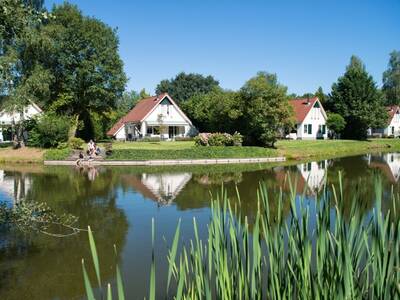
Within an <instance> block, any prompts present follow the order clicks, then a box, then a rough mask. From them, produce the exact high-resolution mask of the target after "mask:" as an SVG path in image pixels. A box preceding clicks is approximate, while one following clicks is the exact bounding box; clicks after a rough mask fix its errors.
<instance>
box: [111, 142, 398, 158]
mask: <svg viewBox="0 0 400 300" xmlns="http://www.w3.org/2000/svg"><path fill="white" fill-rule="evenodd" d="M276 146H277V148H276V149H269V148H263V147H196V146H195V145H194V143H193V142H149V143H147V142H146V143H145V142H136V143H135V142H133V143H121V142H116V143H114V144H113V154H112V155H111V156H110V157H108V159H110V160H151V159H156V160H159V159H201V158H245V157H273V156H285V157H286V158H287V159H289V160H291V159H294V160H305V159H312V158H315V159H318V158H329V157H340V156H347V155H357V154H365V153H370V152H379V151H382V152H384V151H400V139H373V140H369V141H351V140H317V141H300V140H299V141H279V142H278V143H277V144H276Z"/></svg>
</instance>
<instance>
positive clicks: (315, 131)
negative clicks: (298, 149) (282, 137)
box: [289, 97, 328, 140]
mask: <svg viewBox="0 0 400 300" xmlns="http://www.w3.org/2000/svg"><path fill="white" fill-rule="evenodd" d="M289 103H290V105H291V106H292V108H293V112H294V117H295V120H296V125H295V129H294V130H293V132H292V133H290V134H289V137H290V138H291V139H301V140H315V139H327V138H328V130H327V128H326V119H327V116H326V112H325V110H324V108H323V107H322V104H321V102H320V101H319V99H318V98H317V97H314V98H303V99H293V100H290V101H289Z"/></svg>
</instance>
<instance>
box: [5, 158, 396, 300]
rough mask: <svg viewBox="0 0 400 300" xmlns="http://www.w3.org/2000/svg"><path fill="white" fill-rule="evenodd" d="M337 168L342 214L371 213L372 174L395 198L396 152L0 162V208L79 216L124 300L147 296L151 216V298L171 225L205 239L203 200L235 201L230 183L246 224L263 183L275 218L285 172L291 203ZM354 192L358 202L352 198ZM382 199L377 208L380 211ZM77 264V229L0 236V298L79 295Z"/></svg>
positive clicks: (82, 252) (161, 287) (206, 206)
mask: <svg viewBox="0 0 400 300" xmlns="http://www.w3.org/2000/svg"><path fill="white" fill-rule="evenodd" d="M338 171H341V172H342V174H343V177H344V191H345V195H346V199H345V201H346V207H345V209H346V208H348V209H350V207H351V205H352V202H353V201H358V202H359V204H360V207H361V209H362V212H363V213H364V214H369V213H370V212H371V209H372V207H373V206H374V192H373V183H374V178H375V177H374V176H375V174H377V173H378V174H381V175H382V177H383V183H384V195H385V197H386V198H389V195H390V193H391V189H392V187H393V190H394V192H395V193H398V192H399V187H400V186H399V183H398V179H399V175H400V154H397V153H389V154H382V155H378V154H374V155H365V156H356V157H347V158H341V159H334V160H324V161H319V162H310V163H303V164H299V165H290V166H274V167H271V166H269V167H267V166H262V165H257V166H248V165H247V166H216V167H210V166H206V167H192V166H191V167H183V168H161V169H160V168H158V169H153V168H137V167H128V168H126V167H124V168H90V169H88V168H85V169H75V168H69V167H51V168H50V167H48V168H47V167H42V166H17V167H10V166H1V165H0V201H6V202H7V203H9V204H10V205H13V204H14V203H17V202H19V201H38V202H46V203H47V204H48V205H49V206H50V207H51V208H53V209H54V210H55V211H56V212H57V213H59V214H62V213H71V214H73V215H75V216H77V217H79V221H78V224H77V226H79V227H81V228H86V226H87V225H91V227H92V229H93V230H94V231H95V239H96V244H97V249H98V252H99V255H100V260H101V273H102V281H103V282H104V283H107V282H111V283H113V282H114V274H115V270H114V266H115V262H116V260H117V261H118V263H119V264H120V265H121V266H122V269H123V273H124V274H123V276H124V282H125V287H126V293H127V295H128V298H129V299H132V298H133V299H143V297H144V296H146V297H147V294H148V285H147V283H148V281H149V280H148V279H149V267H150V263H151V234H150V232H151V218H154V219H155V224H156V236H157V238H156V268H157V275H156V280H157V284H158V293H159V296H161V295H162V294H163V292H164V291H165V283H166V280H165V279H166V273H165V272H166V255H167V251H168V250H167V249H168V248H167V246H168V243H166V241H168V242H171V241H172V239H173V235H174V232H175V227H176V224H177V222H178V219H179V218H181V220H182V231H181V236H182V241H183V242H187V241H189V240H190V238H192V237H193V231H192V228H193V227H192V226H193V225H192V224H193V217H195V218H196V221H197V223H198V226H199V233H200V236H201V237H202V238H205V234H206V224H207V222H208V220H209V217H210V199H211V195H217V194H218V193H219V192H220V191H221V186H222V185H223V186H224V188H226V189H227V193H228V195H229V197H230V198H231V199H232V201H233V202H235V201H237V200H236V191H235V186H236V185H237V187H238V189H239V191H240V195H241V202H242V204H241V214H242V215H247V216H248V217H249V220H250V222H251V220H252V218H253V217H254V215H255V213H256V207H257V199H256V190H257V187H258V185H259V182H265V183H266V185H267V186H268V190H269V194H270V207H271V210H272V212H276V210H277V209H278V208H277V205H276V201H274V200H275V199H276V198H274V195H277V194H278V193H279V191H280V187H282V186H283V193H284V194H287V193H288V185H287V184H286V185H285V184H284V183H285V176H286V174H290V176H291V178H297V191H298V193H299V194H300V193H301V192H302V191H303V190H304V189H306V190H307V194H306V199H305V200H304V201H303V202H302V203H299V205H304V204H307V203H311V202H312V201H314V199H315V195H316V193H317V192H318V191H319V190H320V189H321V187H322V183H323V181H324V178H325V176H326V177H327V179H328V182H330V183H337V173H338ZM307 179H308V181H307ZM356 194H358V195H360V197H359V198H356V197H354V195H356ZM299 201H300V200H299ZM386 202H388V201H386ZM386 202H385V201H384V202H383V208H382V209H383V210H386V209H387V207H388V205H389V203H386ZM282 210H283V215H285V216H286V217H289V213H290V207H289V204H287V205H283V207H282ZM311 223H312V222H311ZM165 240H166V241H165ZM114 243H115V244H116V245H117V250H118V251H117V252H118V257H117V259H116V258H115V256H114V254H113V244H114ZM82 258H85V259H86V260H87V261H88V263H89V259H90V253H89V245H88V241H87V234H86V233H85V232H83V233H81V234H78V235H75V236H72V237H67V238H54V237H48V236H45V235H40V234H39V235H38V234H35V235H34V234H18V233H13V232H11V233H10V232H7V233H6V232H1V231H0V299H31V300H33V299H82V298H84V295H85V292H84V286H83V279H82V270H81V259H82Z"/></svg>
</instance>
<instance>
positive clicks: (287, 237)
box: [82, 177, 400, 299]
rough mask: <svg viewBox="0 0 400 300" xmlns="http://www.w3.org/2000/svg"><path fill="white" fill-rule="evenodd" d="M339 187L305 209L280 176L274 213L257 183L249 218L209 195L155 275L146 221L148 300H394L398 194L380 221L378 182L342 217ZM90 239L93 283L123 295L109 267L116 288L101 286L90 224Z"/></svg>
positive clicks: (399, 239) (399, 238)
mask: <svg viewBox="0 0 400 300" xmlns="http://www.w3.org/2000/svg"><path fill="white" fill-rule="evenodd" d="M338 181H339V184H338V186H336V187H333V188H332V191H331V190H328V187H325V189H324V191H325V192H324V193H322V195H321V196H320V197H319V199H316V200H315V201H312V203H310V204H305V203H306V202H305V201H304V198H303V197H304V195H303V196H300V197H299V198H298V197H297V195H296V192H295V191H296V188H295V183H294V181H293V180H290V179H289V182H291V183H292V184H291V185H290V186H291V193H290V196H288V198H286V197H283V195H282V194H280V195H276V198H275V199H273V201H276V202H277V203H278V207H279V209H278V211H277V212H273V211H272V210H270V208H269V199H268V196H267V190H266V186H265V185H262V184H261V185H260V188H259V191H258V195H260V197H259V203H260V204H259V206H258V211H257V214H256V216H255V218H252V219H248V218H247V217H246V216H242V215H241V213H240V212H241V207H240V206H241V202H240V201H239V206H238V207H237V206H235V207H231V205H230V202H229V199H227V196H226V193H223V194H222V195H220V196H219V197H217V198H216V199H213V200H214V201H213V202H212V206H211V220H210V222H209V224H208V226H207V228H208V234H207V235H206V238H205V239H204V240H201V239H200V238H199V234H198V226H197V223H196V219H193V233H194V234H193V235H194V238H193V239H192V240H190V242H189V241H186V242H183V243H182V239H183V238H182V237H181V229H180V224H181V221H180V220H179V221H178V225H177V228H176V232H175V235H174V238H173V241H171V243H170V245H169V246H168V248H169V249H170V250H169V254H168V256H167V257H166V258H165V260H166V261H167V262H168V265H169V266H168V273H167V272H162V271H158V269H157V266H156V264H155V246H154V245H155V240H160V239H161V237H160V236H156V235H155V229H154V228H155V226H156V225H155V223H154V219H153V220H152V235H151V238H152V245H153V248H152V260H151V262H150V261H149V266H150V268H149V269H150V276H149V284H148V286H149V299H156V297H158V298H161V297H162V298H171V299H172V298H174V299H291V298H294V299H329V298H330V297H332V295H336V296H335V297H334V298H335V299H398V297H399V296H400V286H399V282H400V272H399V271H398V270H399V268H400V235H399V231H400V220H399V215H398V210H396V208H397V207H398V202H399V198H398V197H395V196H394V195H392V198H391V199H387V200H389V212H386V214H385V215H383V213H382V212H381V207H382V205H383V203H382V201H383V200H382V186H381V184H382V183H381V181H380V179H379V178H377V179H376V180H375V195H376V203H375V208H374V210H373V212H372V213H371V214H367V215H365V216H362V215H360V213H359V211H360V210H359V207H357V203H358V202H354V206H353V207H352V209H351V211H350V212H348V213H344V211H345V210H344V206H343V204H344V203H343V199H344V195H343V194H342V188H341V187H342V186H343V184H345V183H343V184H342V181H341V178H340V177H339V179H338ZM354 196H355V197H357V196H358V195H354ZM243 200H245V199H243ZM390 200H391V202H390ZM243 203H245V202H243ZM286 205H289V207H290V211H291V217H290V218H289V219H285V218H284V217H283V216H282V215H281V209H280V208H282V207H284V206H286ZM149 222H150V220H149ZM186 234H187V233H186ZM89 242H90V248H91V251H92V257H93V263H94V266H95V270H96V277H97V282H96V285H95V287H96V288H97V287H98V288H99V290H103V293H102V294H103V295H104V294H106V292H107V293H108V294H111V292H112V289H115V290H118V297H119V299H124V298H123V294H124V288H123V285H124V283H123V280H122V277H121V273H120V271H119V267H118V266H117V267H116V268H115V270H116V283H114V284H113V285H111V284H108V285H106V284H105V282H102V281H101V277H100V270H99V268H98V265H99V259H98V254H97V250H96V246H95V242H94V237H93V235H92V232H91V231H90V228H89ZM110 247H111V244H110ZM149 252H150V249H149ZM82 267H83V274H84V276H83V277H84V285H85V288H86V292H87V296H88V298H89V299H95V296H94V295H95V293H94V291H93V288H92V285H91V282H90V279H89V276H88V273H87V271H86V267H85V262H84V261H82ZM160 281H163V282H165V281H166V282H167V283H166V286H165V287H163V288H161V289H159V290H156V287H157V284H156V283H157V282H160ZM92 282H93V281H92ZM125 284H127V282H126V281H125ZM156 295H157V296H156ZM164 296H165V297H164Z"/></svg>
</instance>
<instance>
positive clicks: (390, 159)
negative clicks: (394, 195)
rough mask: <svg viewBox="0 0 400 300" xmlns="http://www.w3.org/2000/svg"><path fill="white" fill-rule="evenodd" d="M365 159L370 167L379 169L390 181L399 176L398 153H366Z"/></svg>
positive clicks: (395, 179) (399, 160)
mask: <svg viewBox="0 0 400 300" xmlns="http://www.w3.org/2000/svg"><path fill="white" fill-rule="evenodd" d="M366 159H367V161H368V165H369V166H370V167H371V168H377V169H380V170H381V171H382V172H383V174H385V176H386V177H387V178H388V180H390V181H391V182H392V183H395V182H397V181H398V180H399V177H400V153H384V154H381V155H371V154H369V155H367V156H366Z"/></svg>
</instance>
